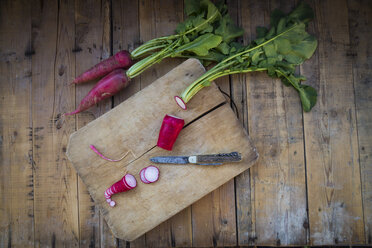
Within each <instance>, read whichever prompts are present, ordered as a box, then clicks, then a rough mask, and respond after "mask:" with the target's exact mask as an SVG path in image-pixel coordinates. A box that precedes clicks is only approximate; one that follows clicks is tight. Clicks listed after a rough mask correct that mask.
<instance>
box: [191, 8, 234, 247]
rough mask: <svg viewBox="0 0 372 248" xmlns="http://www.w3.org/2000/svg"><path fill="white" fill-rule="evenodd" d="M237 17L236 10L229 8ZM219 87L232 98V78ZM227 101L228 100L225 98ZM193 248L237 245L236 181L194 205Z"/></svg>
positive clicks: (220, 81) (222, 79)
mask: <svg viewBox="0 0 372 248" xmlns="http://www.w3.org/2000/svg"><path fill="white" fill-rule="evenodd" d="M229 7H230V8H229V13H230V14H231V15H232V16H234V12H230V11H236V6H234V7H233V6H231V5H230V6H229ZM215 83H216V84H217V85H218V87H219V88H220V89H221V90H222V91H223V92H225V93H226V94H228V95H230V80H229V77H222V78H219V79H217V80H216V81H215ZM226 100H228V101H229V99H228V98H227V97H226ZM191 212H192V230H193V233H192V237H193V242H192V244H193V245H194V246H196V247H198V246H233V245H236V218H235V189H234V180H230V181H229V182H227V183H226V184H225V185H223V186H221V187H220V188H218V189H216V190H215V191H213V192H211V193H210V194H209V195H207V196H205V197H203V198H202V199H201V200H200V201H198V202H196V203H195V204H193V205H192V211H191Z"/></svg>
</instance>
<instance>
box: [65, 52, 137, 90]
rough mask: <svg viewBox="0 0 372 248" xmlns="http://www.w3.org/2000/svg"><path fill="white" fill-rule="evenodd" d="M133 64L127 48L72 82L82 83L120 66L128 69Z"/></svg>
mask: <svg viewBox="0 0 372 248" xmlns="http://www.w3.org/2000/svg"><path fill="white" fill-rule="evenodd" d="M132 64H133V61H132V58H131V55H130V53H129V52H128V51H126V50H123V51H120V52H118V53H116V54H115V55H114V56H111V57H110V58H108V59H105V60H103V61H101V62H100V63H98V64H96V65H95V66H93V67H92V68H90V69H89V70H87V71H86V72H84V73H83V74H81V75H79V76H78V77H77V78H75V80H74V81H72V83H71V84H80V83H84V82H87V81H90V80H93V79H96V78H100V77H103V76H105V75H106V74H108V73H110V72H111V71H113V70H115V69H118V68H124V69H127V68H129V67H130V66H131V65H132Z"/></svg>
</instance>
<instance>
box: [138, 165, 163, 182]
mask: <svg viewBox="0 0 372 248" xmlns="http://www.w3.org/2000/svg"><path fill="white" fill-rule="evenodd" d="M159 174H160V171H159V168H158V167H156V166H153V165H150V166H147V167H145V168H143V169H142V170H141V171H140V178H141V181H142V182H144V183H146V184H149V183H154V182H156V181H158V180H159Z"/></svg>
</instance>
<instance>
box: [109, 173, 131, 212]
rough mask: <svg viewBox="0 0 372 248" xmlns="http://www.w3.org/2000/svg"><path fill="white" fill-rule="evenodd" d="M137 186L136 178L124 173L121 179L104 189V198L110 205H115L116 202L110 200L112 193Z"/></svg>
mask: <svg viewBox="0 0 372 248" xmlns="http://www.w3.org/2000/svg"><path fill="white" fill-rule="evenodd" d="M136 186H137V180H136V178H135V177H134V176H133V175H132V174H126V175H125V176H124V177H123V178H122V179H120V180H119V181H117V182H116V183H114V184H113V185H111V187H110V188H108V189H106V191H105V198H106V201H107V203H108V204H110V206H111V207H114V206H115V205H116V202H115V201H113V200H111V197H112V195H114V194H117V193H120V192H125V191H128V190H131V189H134V188H135V187H136Z"/></svg>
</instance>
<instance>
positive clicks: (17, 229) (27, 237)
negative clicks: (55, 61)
mask: <svg viewBox="0 0 372 248" xmlns="http://www.w3.org/2000/svg"><path fill="white" fill-rule="evenodd" d="M14 16H17V17H18V18H17V19H14V18H13V17H14ZM19 30H22V32H19ZM32 54H33V47H32V43H31V4H30V2H27V3H23V2H22V1H1V2H0V202H1V203H0V247H12V246H15V247H32V246H34V206H33V201H34V179H33V174H34V165H35V164H34V159H33V152H32V131H33V130H32V123H31V104H32V102H31V56H32Z"/></svg>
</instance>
